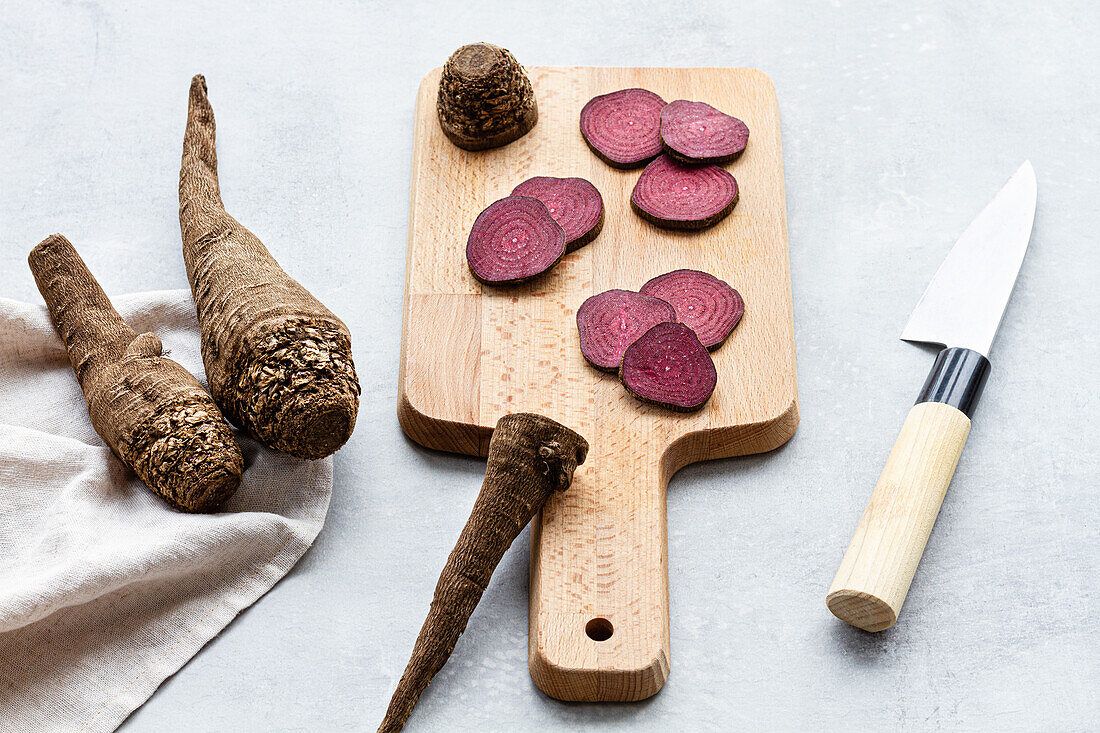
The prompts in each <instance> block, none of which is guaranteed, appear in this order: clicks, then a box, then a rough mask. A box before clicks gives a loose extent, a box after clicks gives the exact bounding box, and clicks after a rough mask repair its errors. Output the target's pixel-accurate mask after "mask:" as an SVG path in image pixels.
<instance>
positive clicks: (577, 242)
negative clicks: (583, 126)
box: [512, 176, 603, 252]
mask: <svg viewBox="0 0 1100 733" xmlns="http://www.w3.org/2000/svg"><path fill="white" fill-rule="evenodd" d="M512 195H513V196H530V197H532V198H536V199H538V200H539V201H541V202H542V203H544V204H546V208H547V209H549V210H550V216H552V217H554V221H556V222H557V223H558V224H560V225H561V228H562V229H564V230H565V251H566V252H572V251H573V250H575V249H580V248H581V247H583V246H584V245H586V244H588V243H589V242H591V241H592V240H593V239H595V238H596V235H598V234H599V233H600V230H601V229H603V196H601V195H600V192H599V191H597V190H596V187H595V186H593V185H592V184H591V183H590V182H588V181H586V180H585V179H583V178H554V177H553V176H535V177H534V178H528V179H527V180H526V181H524V182H523V183H521V184H519V185H518V186H516V187H515V188H514V189H512Z"/></svg>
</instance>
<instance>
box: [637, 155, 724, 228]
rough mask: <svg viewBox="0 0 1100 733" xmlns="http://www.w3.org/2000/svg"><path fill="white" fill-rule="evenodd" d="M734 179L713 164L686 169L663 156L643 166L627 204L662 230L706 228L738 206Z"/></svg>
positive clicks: (685, 166) (686, 167)
mask: <svg viewBox="0 0 1100 733" xmlns="http://www.w3.org/2000/svg"><path fill="white" fill-rule="evenodd" d="M737 195H738V194H737V179H735V178H734V177H733V176H732V175H730V173H729V171H727V170H725V169H723V168H719V167H718V166H716V165H704V166H689V165H684V164H682V163H677V162H676V161H675V160H673V159H672V158H670V157H668V156H667V155H662V156H661V157H659V158H657V159H656V160H655V161H653V162H652V163H650V164H649V165H647V166H646V168H645V170H644V171H642V175H640V176H639V177H638V183H637V184H635V186H634V192H633V193H632V194H631V195H630V205H631V207H633V209H634V211H635V212H636V213H637V214H638V215H639V216H641V217H642V218H643V219H645V220H646V221H648V222H650V223H652V224H655V225H656V226H659V227H664V228H665V229H705V228H706V227H709V226H714V225H715V224H717V223H718V222H720V221H721V220H722V219H725V218H726V217H727V216H728V215H729V213H730V212H731V211H733V207H734V206H735V205H736V204H737Z"/></svg>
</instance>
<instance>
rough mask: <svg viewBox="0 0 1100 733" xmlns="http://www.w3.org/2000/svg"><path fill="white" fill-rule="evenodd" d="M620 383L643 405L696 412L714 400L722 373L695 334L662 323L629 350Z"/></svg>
mask: <svg viewBox="0 0 1100 733" xmlns="http://www.w3.org/2000/svg"><path fill="white" fill-rule="evenodd" d="M619 379H620V380H622V383H623V386H625V387H626V389H627V391H629V392H630V393H631V394H632V395H634V396H635V397H637V398H638V399H640V400H642V401H643V402H649V403H652V404H654V405H658V406H660V407H665V408H668V409H670V410H676V411H677V412H693V411H695V410H698V409H699V408H701V407H702V406H703V405H705V404H706V402H707V400H709V399H710V396H711V394H712V393H713V392H714V386H715V385H716V384H717V383H718V370H717V369H715V368H714V360H713V359H711V358H710V352H708V351H707V350H706V349H705V348H703V344H702V343H700V341H699V337H698V336H696V335H695V332H694V331H692V330H691V329H690V328H688V327H687V326H685V325H684V324H682V323H658V324H657V325H656V326H654V327H653V328H651V329H649V330H648V331H646V332H645V333H644V334H642V336H641V337H640V338H639V339H638V340H637V341H635V342H634V343H632V344H631V345H630V346H629V347H627V350H626V353H624V354H623V363H622V366H621V367H619Z"/></svg>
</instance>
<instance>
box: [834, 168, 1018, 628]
mask: <svg viewBox="0 0 1100 733" xmlns="http://www.w3.org/2000/svg"><path fill="white" fill-rule="evenodd" d="M1036 200H1037V184H1036V180H1035V171H1034V169H1033V168H1032V166H1031V163H1030V162H1029V161H1025V162H1024V164H1023V165H1021V166H1020V168H1019V169H1018V170H1017V171H1016V172H1015V173H1014V174H1013V175H1012V178H1010V179H1009V181H1008V183H1006V184H1005V185H1004V187H1003V188H1002V189H1001V190H1000V192H999V193H998V194H997V195H996V196H994V197H993V200H992V201H990V202H989V204H988V205H986V207H985V208H984V209H983V210H982V211H981V213H980V214H978V216H977V217H976V218H975V219H974V221H973V222H971V224H970V226H968V227H967V228H966V231H964V232H963V234H962V236H961V237H959V239H958V241H957V242H956V243H955V246H954V247H952V248H951V251H950V252H949V253H948V255H947V258H946V259H945V260H944V261H943V264H942V265H940V268H939V270H937V271H936V274H935V276H933V278H932V281H931V282H930V283H929V284H928V288H927V289H926V290H925V291H924V295H922V296H921V299H920V301H919V302H918V303H917V307H916V309H914V311H913V313H912V315H911V316H910V317H909V322H908V323H907V324H906V326H905V329H904V330H903V331H902V334H901V338H902V340H904V341H916V342H927V343H933V344H940V345H942V346H944V347H946V348H944V349H943V350H942V351H940V353H939V354H938V355H937V357H936V361H935V363H934V364H933V366H932V371H931V372H929V374H928V378H927V379H926V380H925V383H924V387H923V388H922V389H921V391H920V392H919V393H918V395H917V401H916V404H915V405H914V406H913V407H912V409H910V411H909V415H908V416H907V417H906V418H905V423H904V424H903V425H902V428H901V432H900V433H899V434H898V438H897V440H896V441H895V442H894V448H893V450H891V451H890V456H889V458H887V460H886V467H885V468H884V469H883V471H882V474H881V475H880V476H879V480H878V483H877V484H876V485H875V490H874V492H873V493H872V495H871V500H870V502H869V503H868V504H867V509H866V510H864V512H863V516H862V517H860V520H859V525H858V526H857V527H856V531H855V534H854V536H853V537H852V541H851V543H849V545H848V550H847V552H845V554H844V559H843V560H841V563H840V568H839V570H838V571H837V574H836V577H835V578H834V579H833V584H832V586H831V587H830V588H829V594H828V595H827V596H826V599H825V602H826V605H827V606H828V607H829V610H830V611H832V613H833V614H834V615H835V616H836V617H837V618H839V619H841V620H842V621H845V622H847V623H849V624H851V625H853V626H856V627H858V628H861V629H864V630H866V631H882V630H883V629H887V628H889V627H891V626H893V625H894V623H896V621H897V619H898V614H899V613H900V612H901V607H902V604H903V603H904V602H905V596H906V595H907V594H908V592H909V586H910V585H911V583H912V581H913V576H914V574H915V573H916V570H917V565H918V564H919V562H920V558H921V555H922V554H923V553H924V548H925V546H926V544H927V543H928V537H929V535H930V534H931V533H932V526H933V524H934V523H935V521H936V517H937V515H938V514H939V511H940V506H941V505H942V503H943V497H944V495H945V493H946V492H947V487H948V486H949V485H950V483H951V478H952V476H953V475H954V473H955V467H956V466H957V465H958V462H959V457H960V456H961V455H962V449H963V446H964V445H965V444H966V439H967V437H968V436H969V434H970V424H971V423H970V421H971V418H972V417H973V415H974V408H975V407H976V406H977V403H978V398H979V397H980V396H981V393H982V389H983V388H984V386H985V382H986V378H987V377H988V376H989V369H990V364H989V358H988V357H989V352H990V348H991V347H992V345H993V339H994V337H995V336H996V334H997V329H998V328H999V327H1000V324H1001V319H1002V318H1003V316H1004V311H1005V308H1006V307H1007V305H1008V301H1009V298H1010V297H1011V295H1012V290H1013V288H1014V286H1015V284H1016V278H1017V275H1018V274H1019V271H1020V266H1021V264H1022V263H1023V259H1024V254H1025V253H1026V252H1027V246H1028V242H1029V241H1030V239H1031V229H1032V225H1033V223H1034V219H1035V204H1036Z"/></svg>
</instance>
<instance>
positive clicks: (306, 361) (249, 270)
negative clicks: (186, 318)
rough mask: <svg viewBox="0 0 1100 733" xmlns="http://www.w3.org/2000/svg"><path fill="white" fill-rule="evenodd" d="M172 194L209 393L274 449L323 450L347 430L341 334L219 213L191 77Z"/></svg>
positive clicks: (207, 112)
mask: <svg viewBox="0 0 1100 733" xmlns="http://www.w3.org/2000/svg"><path fill="white" fill-rule="evenodd" d="M179 196H180V230H181V231H182V233H183V258H184V261H185V263H186V265H187V277H188V279H189V280H190V281H191V292H192V294H193V295H194V297H195V306H196V308H197V310H198V316H199V326H200V331H201V337H202V358H203V364H204V365H205V366H206V375H207V378H208V379H209V380H210V391H211V392H212V393H213V395H214V399H215V400H216V401H217V403H218V405H219V406H220V407H221V408H222V411H223V412H224V413H225V414H226V416H228V417H229V418H230V419H231V420H232V421H233V422H235V423H236V424H237V425H239V426H240V427H241V428H242V429H243V430H244V431H245V432H247V433H248V434H249V435H252V436H253V437H255V438H256V439H258V440H259V441H260V442H262V443H264V444H265V445H267V446H269V447H271V448H274V449H275V450H278V451H283V452H285V453H289V454H291V455H293V456H297V457H299V458H309V459H316V458H323V457H324V456H327V455H329V454H331V453H333V452H334V451H335V450H336V449H337V448H339V447H340V446H342V445H343V444H344V443H345V442H346V441H347V439H348V438H349V437H350V436H351V432H352V429H353V428H354V427H355V416H356V413H357V412H358V409H359V381H358V379H357V377H356V375H355V366H354V365H353V363H352V359H351V336H350V334H349V333H348V329H347V326H345V325H344V323H343V321H341V320H340V319H339V318H337V317H336V316H334V315H333V314H332V313H331V312H330V311H329V310H328V309H327V308H325V307H324V306H323V305H321V303H320V302H318V301H317V299H316V298H314V297H313V296H312V295H310V294H309V292H308V291H306V289H305V288H303V287H302V286H301V285H299V284H298V282H297V281H295V280H294V279H293V278H291V277H290V276H289V275H287V274H286V273H285V272H284V271H283V269H282V268H281V267H279V263H277V262H276V261H275V259H274V258H273V257H272V256H271V253H269V252H268V251H267V248H266V247H264V245H263V243H261V242H260V240H259V239H257V238H256V236H255V235H254V234H252V232H250V231H248V230H247V229H245V228H244V227H243V226H242V225H241V224H240V222H238V221H237V220H236V219H234V218H233V217H231V216H230V215H229V214H227V213H226V211H225V207H224V206H223V205H222V199H221V192H220V190H219V188H218V157H217V152H216V151H215V147H214V111H213V109H212V108H211V107H210V102H209V100H208V99H207V96H206V81H205V80H204V79H203V78H202V76H201V75H200V76H196V77H195V78H194V79H192V80H191V96H190V103H189V105H188V109H187V131H186V133H185V135H184V139H183V160H182V165H181V167H180V185H179Z"/></svg>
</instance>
